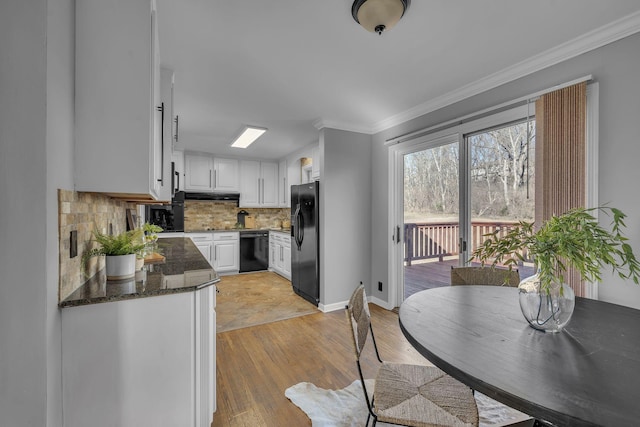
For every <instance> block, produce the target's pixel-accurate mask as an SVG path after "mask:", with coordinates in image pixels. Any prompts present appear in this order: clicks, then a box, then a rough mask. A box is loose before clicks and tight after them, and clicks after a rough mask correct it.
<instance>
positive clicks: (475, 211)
mask: <svg viewBox="0 0 640 427" xmlns="http://www.w3.org/2000/svg"><path fill="white" fill-rule="evenodd" d="M534 130H535V121H533V120H529V121H527V120H524V121H521V122H517V123H511V124H508V125H504V126H500V127H497V128H493V129H489V130H483V131H480V132H476V133H473V134H470V135H467V136H466V138H465V142H466V146H467V147H468V149H469V154H470V161H469V172H468V191H469V200H470V203H469V205H468V208H469V215H468V216H469V218H470V219H471V223H470V226H469V234H468V235H469V238H468V239H467V247H468V252H469V254H471V253H472V252H473V251H474V250H475V249H476V248H477V247H478V246H479V245H480V244H482V242H484V240H485V236H484V235H485V234H488V233H494V232H496V231H497V232H498V233H499V234H504V233H506V232H507V231H509V230H510V229H511V228H512V227H513V226H514V225H516V224H517V223H518V222H519V221H528V222H532V221H533V220H534V214H535V191H534V189H535V173H534V171H535V155H534V149H535V134H534ZM518 268H519V270H521V271H520V276H521V277H527V276H530V275H532V274H533V265H532V264H531V263H522V264H521V265H520V266H519V267H518Z"/></svg>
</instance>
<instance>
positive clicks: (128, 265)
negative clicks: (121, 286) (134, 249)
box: [105, 254, 136, 280]
mask: <svg viewBox="0 0 640 427" xmlns="http://www.w3.org/2000/svg"><path fill="white" fill-rule="evenodd" d="M105 258H106V260H105V264H106V266H105V270H106V273H107V280H122V279H129V278H131V277H134V276H135V274H136V254H129V255H115V256H112V255H108V256H106V257H105Z"/></svg>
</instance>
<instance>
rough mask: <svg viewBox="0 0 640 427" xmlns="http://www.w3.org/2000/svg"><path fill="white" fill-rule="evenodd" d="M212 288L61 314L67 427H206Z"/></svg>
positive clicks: (210, 395)
mask: <svg viewBox="0 0 640 427" xmlns="http://www.w3.org/2000/svg"><path fill="white" fill-rule="evenodd" d="M215 304H216V300H215V286H208V287H206V288H204V289H200V290H197V291H194V292H184V293H177V294H169V295H161V296H154V297H148V298H140V299H132V300H125V301H117V302H108V303H102V304H92V305H85V306H80V307H69V308H64V309H62V314H61V316H62V350H63V351H62V370H63V384H62V387H63V389H62V398H63V411H64V418H65V427H85V426H92V427H112V426H120V427H134V426H135V427H137V426H151V425H152V426H155V427H175V426H189V427H205V426H206V427H208V426H210V424H211V422H212V420H213V413H214V412H215V410H216V406H215V404H216V383H215V372H216V340H215V331H216V330H215V322H216V312H215Z"/></svg>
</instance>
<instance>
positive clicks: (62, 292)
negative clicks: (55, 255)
mask: <svg viewBox="0 0 640 427" xmlns="http://www.w3.org/2000/svg"><path fill="white" fill-rule="evenodd" d="M135 207H136V206H135V204H132V203H127V202H123V201H121V200H117V199H112V198H111V197H109V196H106V195H104V194H99V193H81V192H77V191H70V190H62V189H60V190H58V242H59V248H60V250H59V252H60V278H59V288H58V296H59V300H60V301H62V300H64V299H65V298H66V297H68V296H69V295H70V294H71V293H72V292H73V291H75V290H76V289H77V288H79V287H80V286H81V285H82V284H83V283H84V282H85V281H86V280H87V279H88V278H89V277H91V276H93V275H94V274H96V273H97V272H98V271H99V270H100V269H102V268H103V267H104V257H94V258H91V260H90V261H89V262H87V266H86V269H85V268H84V266H83V265H82V254H83V253H85V252H86V251H87V250H89V249H91V248H92V247H93V242H92V237H93V235H92V233H93V230H96V229H97V230H99V231H101V232H108V231H109V228H110V227H111V228H112V230H113V234H119V233H121V232H123V231H125V230H126V217H127V209H135ZM73 230H76V231H77V233H78V236H77V238H78V255H77V256H75V257H73V258H71V257H70V254H69V249H70V246H71V238H70V235H71V231H73Z"/></svg>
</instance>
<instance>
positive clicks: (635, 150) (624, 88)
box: [371, 34, 640, 308]
mask: <svg viewBox="0 0 640 427" xmlns="http://www.w3.org/2000/svg"><path fill="white" fill-rule="evenodd" d="M588 74H592V75H593V76H594V78H595V79H596V80H597V81H598V82H600V105H599V107H600V108H599V111H600V121H599V125H600V134H599V141H600V153H599V168H600V175H599V194H600V203H601V204H602V203H609V204H610V205H611V206H615V207H618V208H620V209H622V210H623V211H624V212H625V213H626V214H627V215H628V217H629V218H628V220H627V221H626V223H627V235H628V236H629V237H630V238H631V242H630V243H631V245H632V246H633V248H634V250H635V252H636V255H638V256H640V203H639V202H638V199H637V194H638V192H637V185H638V182H640V167H638V161H639V159H640V143H639V139H640V120H639V118H640V84H638V77H637V76H638V75H640V34H636V35H633V36H630V37H627V38H626V39H623V40H620V41H617V42H615V43H612V44H610V45H607V46H604V47H602V48H599V49H596V50H594V51H591V52H588V53H586V54H583V55H580V56H578V57H576V58H573V59H570V60H567V61H565V62H562V63H560V64H557V65H555V66H553V67H549V68H547V69H545V70H542V71H539V72H536V73H533V74H531V75H530V76H527V77H524V78H521V79H519V80H516V81H514V82H511V83H509V84H505V85H503V86H500V87H498V88H496V89H493V90H491V91H488V92H485V93H483V94H480V95H477V96H474V97H472V98H469V99H468V100H465V101H461V102H459V103H456V104H453V105H451V106H448V107H446V108H443V109H440V110H438V111H434V112H432V113H429V114H426V115H424V116H422V117H419V118H417V119H414V120H411V121H409V122H407V123H404V124H402V125H400V126H397V127H395V128H392V129H389V130H386V131H384V132H381V133H379V134H376V135H374V136H373V144H374V146H373V153H372V158H373V166H372V167H373V170H375V171H376V173H375V174H374V175H372V179H373V186H374V188H376V190H377V191H376V192H375V193H374V195H373V201H372V203H373V204H372V211H373V221H372V229H371V231H372V235H373V237H372V239H373V240H372V243H373V246H374V248H375V249H374V250H373V252H372V262H371V264H372V280H373V281H378V280H387V275H388V250H387V247H388V241H389V236H390V233H391V232H390V230H389V225H388V191H386V189H387V180H388V163H387V162H388V160H387V151H388V148H387V147H385V146H384V141H385V140H386V139H388V138H391V137H395V136H398V135H401V134H404V133H406V132H410V131H414V130H418V129H421V128H425V127H428V126H432V125H435V124H438V123H443V122H445V121H448V120H451V119H454V118H457V117H460V116H462V115H465V114H469V113H473V112H475V111H479V110H481V109H483V108H488V107H491V106H494V105H497V104H499V103H501V102H505V101H509V100H511V99H516V98H518V97H521V96H525V95H527V94H530V93H533V92H536V91H538V90H542V89H546V88H548V87H552V86H554V85H556V84H559V83H563V82H566V81H570V80H572V79H575V78H579V77H582V76H584V75H588ZM603 273H604V276H603V283H602V284H601V285H600V286H599V295H600V299H601V300H604V301H609V302H614V303H617V304H622V305H627V306H631V307H635V308H640V286H638V285H635V284H633V283H629V282H624V281H622V280H621V279H619V278H618V277H615V276H611V275H610V274H609V272H608V271H604V272H603ZM387 289H388V287H386V288H385V289H384V290H383V292H381V293H378V292H377V291H375V290H373V295H374V296H376V297H378V298H380V299H383V300H385V301H388V295H387Z"/></svg>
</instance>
